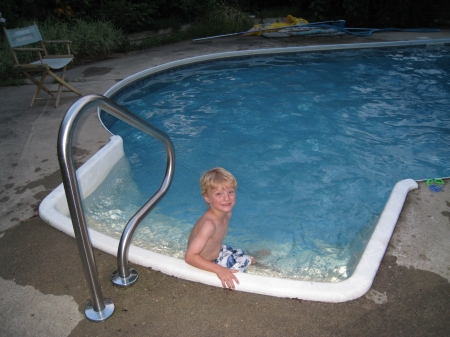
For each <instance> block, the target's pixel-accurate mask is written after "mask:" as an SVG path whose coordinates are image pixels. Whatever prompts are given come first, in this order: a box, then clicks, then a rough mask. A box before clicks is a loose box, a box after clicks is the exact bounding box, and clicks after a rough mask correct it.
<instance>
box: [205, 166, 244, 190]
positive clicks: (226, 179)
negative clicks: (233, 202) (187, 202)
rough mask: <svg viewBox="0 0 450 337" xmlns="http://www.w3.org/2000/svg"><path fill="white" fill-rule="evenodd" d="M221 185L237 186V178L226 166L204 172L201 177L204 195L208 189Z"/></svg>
mask: <svg viewBox="0 0 450 337" xmlns="http://www.w3.org/2000/svg"><path fill="white" fill-rule="evenodd" d="M220 186H225V187H226V188H234V189H236V188H237V181H236V178H235V177H234V176H233V175H232V174H231V173H230V172H228V171H227V170H225V169H224V168H221V167H215V168H213V169H211V170H208V171H206V172H205V173H203V175H202V177H201V178H200V189H201V190H202V195H204V194H206V192H208V190H210V189H215V188H217V187H220Z"/></svg>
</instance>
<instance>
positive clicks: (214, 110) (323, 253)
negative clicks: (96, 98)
mask: <svg viewBox="0 0 450 337" xmlns="http://www.w3.org/2000/svg"><path fill="white" fill-rule="evenodd" d="M448 69H450V53H449V49H448V48H446V47H442V48H440V49H439V50H430V49H426V48H416V49H412V48H403V49H396V50H360V51H333V52H326V53H323V52H322V53H302V54H286V55H277V56H264V57H262V56H258V57H251V58H241V59H232V60H222V61H214V62H208V63H202V64H198V65H194V66H189V67H184V68H180V69H176V70H172V71H167V72H164V73H161V74H158V75H154V76H151V77H149V78H146V79H143V80H140V81H137V82H135V83H132V84H130V85H129V86H127V87H126V88H124V89H122V90H121V91H119V92H118V93H116V94H115V95H114V96H113V99H114V100H115V101H117V102H118V103H119V104H121V105H123V106H124V107H125V108H127V109H129V110H130V111H132V112H134V113H136V114H138V115H139V116H140V117H142V118H144V119H146V120H148V121H149V122H150V123H151V124H153V125H154V126H156V127H158V128H159V129H161V130H162V131H164V132H165V133H167V134H168V135H169V136H170V137H171V138H172V141H173V143H174V147H175V153H176V165H175V176H174V180H173V183H172V185H171V187H170V190H169V192H168V193H167V195H166V196H165V197H164V199H163V200H162V201H161V202H160V203H159V204H158V205H157V206H156V207H155V209H154V210H153V211H152V212H151V213H150V214H149V215H148V216H147V218H146V219H145V220H144V221H143V223H142V224H141V225H140V227H139V228H138V230H137V232H136V233H135V235H134V237H135V238H136V239H137V240H141V241H147V242H148V243H149V245H150V246H151V249H152V250H155V251H158V252H163V253H165V254H168V255H171V256H175V257H178V258H183V256H184V251H185V249H186V243H187V238H188V236H189V232H190V230H191V228H192V226H193V224H194V223H195V221H196V220H197V219H198V218H199V217H200V216H201V214H203V212H204V211H205V210H206V205H205V202H204V200H203V198H202V196H201V195H200V189H199V178H200V176H201V174H202V173H203V172H204V171H206V170H207V169H209V168H212V167H216V166H222V167H224V168H226V169H228V170H229V171H231V172H232V173H233V174H234V175H235V177H236V179H237V181H238V190H237V202H236V206H235V209H234V211H233V217H232V219H231V223H230V229H229V232H228V235H227V237H226V240H225V243H227V244H229V245H231V246H233V247H237V248H242V249H243V250H244V251H246V252H249V253H251V254H253V255H255V257H256V258H257V259H258V264H257V265H256V266H255V267H252V268H250V269H249V271H248V272H249V273H255V274H262V275H272V276H279V277H283V278H292V279H299V280H311V281H339V280H343V279H346V278H348V277H350V276H351V274H352V272H353V270H354V268H355V267H356V264H357V263H358V261H359V258H360V256H361V254H362V251H363V250H364V248H365V245H366V243H367V241H368V239H369V238H370V235H371V233H372V231H373V228H374V226H375V224H376V222H377V219H378V216H379V214H380V213H381V211H382V209H383V207H384V204H385V203H386V201H387V198H388V196H389V193H390V191H391V190H392V188H393V186H394V185H395V183H396V182H397V181H399V180H401V179H405V178H413V179H416V180H420V179H427V178H431V177H444V176H449V175H450V174H449V169H448V158H450V123H449V120H450V112H449V109H448V107H449V106H450V77H449V71H448ZM102 120H103V122H104V124H105V126H106V127H108V129H109V130H110V131H111V132H112V133H114V134H117V135H120V136H122V137H123V139H124V146H125V152H126V154H127V158H128V160H127V161H122V162H121V163H119V164H118V167H117V169H116V170H114V171H113V172H111V174H110V176H109V177H108V179H107V181H106V182H105V183H104V184H103V188H102V189H100V190H98V191H96V192H95V193H94V194H92V195H91V196H90V197H89V198H88V199H87V200H86V202H85V210H86V212H87V214H88V217H89V218H91V219H95V221H103V222H105V221H106V223H107V225H108V226H110V227H111V228H113V229H116V230H120V231H121V229H123V227H124V226H125V224H126V222H127V221H128V220H129V218H130V217H131V216H132V215H133V214H134V212H136V211H137V209H138V208H139V207H140V206H141V205H142V204H143V203H144V202H145V201H146V200H147V199H148V198H149V197H150V196H151V195H152V194H153V193H154V192H155V191H156V190H157V189H158V187H159V185H160V184H161V181H162V179H163V176H164V170H165V151H164V148H163V146H162V145H161V144H160V143H159V142H157V141H155V140H152V139H151V138H149V137H147V136H146V135H144V134H143V133H141V132H139V131H136V130H135V129H133V128H132V127H129V126H128V125H126V124H124V123H122V122H121V121H118V120H116V119H115V118H114V117H112V116H110V115H107V116H103V117H102ZM430 193H431V192H430Z"/></svg>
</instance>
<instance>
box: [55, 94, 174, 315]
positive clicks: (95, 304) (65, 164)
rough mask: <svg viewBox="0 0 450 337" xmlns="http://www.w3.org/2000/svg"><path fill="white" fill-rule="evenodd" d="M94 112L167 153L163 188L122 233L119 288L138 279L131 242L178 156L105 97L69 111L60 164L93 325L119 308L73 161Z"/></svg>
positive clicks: (85, 101) (86, 98)
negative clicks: (81, 130)
mask: <svg viewBox="0 0 450 337" xmlns="http://www.w3.org/2000/svg"><path fill="white" fill-rule="evenodd" d="M90 108H100V109H102V110H103V111H106V112H107V113H110V114H111V115H113V116H114V117H117V118H119V119H120V120H122V121H124V122H125V123H127V124H130V125H131V126H134V127H135V128H137V129H139V130H141V131H143V132H145V133H147V134H148V135H150V136H152V137H154V138H156V139H157V140H159V141H161V142H162V143H163V144H164V147H165V149H166V172H165V176H164V180H163V182H162V184H161V187H160V188H159V190H158V191H157V192H156V193H155V194H154V195H153V197H151V198H150V200H149V201H147V202H146V203H145V205H144V206H142V208H141V209H140V210H139V211H138V212H137V213H136V214H135V215H134V216H133V217H132V218H131V220H130V221H129V222H128V224H127V226H126V227H125V229H124V231H123V233H122V237H121V239H120V243H119V249H118V253H117V263H118V266H119V270H118V271H115V272H114V273H113V276H112V277H111V279H112V280H113V282H114V280H118V283H116V282H114V283H115V284H118V285H120V286H126V285H130V284H132V283H134V282H135V281H136V280H137V278H138V274H137V272H136V270H134V269H130V270H128V251H129V247H130V244H131V238H132V236H133V233H134V230H135V229H136V227H137V226H138V225H139V223H140V221H141V220H142V219H143V218H144V217H145V216H146V215H147V214H148V212H150V210H151V209H152V208H153V207H154V206H155V205H156V203H157V202H158V201H159V200H160V199H161V198H162V197H163V196H164V194H165V193H166V192H167V190H168V188H169V186H170V183H171V181H172V178H173V173H174V165H175V152H174V149H173V144H172V141H171V139H170V138H169V136H167V135H166V134H165V133H163V132H162V131H160V130H158V129H157V128H155V127H154V126H152V125H151V124H149V123H147V122H146V121H144V120H142V119H140V118H139V117H137V116H136V115H134V114H133V113H131V112H130V111H128V110H126V109H125V108H123V107H121V106H120V105H118V104H116V103H115V102H114V101H112V100H110V99H109V98H106V97H104V96H101V95H97V94H91V95H86V96H83V97H81V98H79V99H78V100H77V101H76V102H75V103H74V104H72V106H71V107H70V108H69V110H67V112H66V114H65V116H64V118H63V121H62V122H61V126H60V129H59V134H58V143H57V150H58V161H59V166H60V169H61V174H62V180H63V185H64V190H65V194H66V198H67V204H68V206H69V211H70V217H71V219H72V225H73V229H74V233H75V238H76V241H77V246H78V251H79V253H80V258H81V262H82V265H83V270H84V273H85V278H86V281H87V284H88V288H89V292H90V295H91V299H92V301H91V302H89V303H88V305H87V306H86V308H85V315H86V317H87V318H88V319H89V320H91V321H94V322H100V321H104V320H106V319H107V318H109V317H110V316H111V315H112V314H113V313H114V308H115V306H114V303H113V301H111V300H110V299H105V298H103V294H102V290H101V286H100V281H99V278H98V272H97V267H96V264H95V259H94V253H93V250H92V244H91V241H90V238H89V233H88V230H87V225H86V219H85V216H84V212H83V205H82V201H81V193H80V188H79V185H78V181H77V178H76V173H75V168H74V163H73V158H72V140H73V134H74V131H75V127H76V125H77V123H78V121H79V120H80V117H81V116H82V115H83V114H84V113H85V112H86V111H87V110H88V109H90Z"/></svg>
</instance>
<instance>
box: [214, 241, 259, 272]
mask: <svg viewBox="0 0 450 337" xmlns="http://www.w3.org/2000/svg"><path fill="white" fill-rule="evenodd" d="M213 262H214V263H216V264H218V265H220V266H222V267H225V268H229V269H233V270H239V271H242V272H243V273H245V272H246V271H247V267H248V266H250V264H251V260H250V256H249V255H244V253H243V252H242V250H241V249H233V248H231V247H230V246H227V245H222V249H221V250H220V253H219V257H218V258H217V259H215V260H214V261H213Z"/></svg>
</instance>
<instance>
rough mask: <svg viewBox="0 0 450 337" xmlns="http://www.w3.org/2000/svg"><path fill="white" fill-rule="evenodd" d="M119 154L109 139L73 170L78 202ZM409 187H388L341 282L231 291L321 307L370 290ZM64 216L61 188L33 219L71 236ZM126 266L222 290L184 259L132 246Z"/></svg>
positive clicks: (245, 278)
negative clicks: (373, 223) (357, 258)
mask: <svg viewBox="0 0 450 337" xmlns="http://www.w3.org/2000/svg"><path fill="white" fill-rule="evenodd" d="M124 155H125V154H124V150H123V141H122V138H121V137H120V136H112V137H111V139H110V142H109V143H108V144H107V145H106V146H105V147H103V148H102V149H101V150H100V151H99V152H97V153H96V154H95V155H94V156H93V157H92V158H90V159H89V160H88V161H87V162H86V163H85V164H84V165H82V166H81V167H80V168H79V169H78V170H77V177H78V181H79V185H80V190H81V194H82V197H83V198H86V197H87V196H89V195H90V194H91V193H92V192H93V191H94V190H95V189H96V188H97V187H98V185H99V184H100V183H101V182H102V181H103V180H104V179H105V178H106V176H107V175H108V173H109V172H110V170H111V169H112V167H113V166H114V165H115V164H116V163H117V161H118V160H119V159H120V158H122V157H123V156H124ZM415 188H418V184H417V182H416V181H414V180H413V179H405V180H401V181H399V182H398V183H397V184H396V185H395V186H394V188H393V190H392V192H391V195H390V197H389V199H388V201H387V203H386V205H385V207H384V210H383V212H382V213H381V216H380V219H379V221H378V223H377V225H376V227H375V230H374V232H373V234H372V236H371V238H370V240H369V242H368V244H367V247H366V249H365V250H364V253H363V255H362V257H361V260H360V261H359V263H358V265H357V267H356V270H355V272H354V273H353V275H352V276H351V277H349V278H348V279H346V280H345V281H341V282H336V283H328V282H306V281H296V280H290V279H282V278H276V277H268V276H261V275H253V274H248V273H245V274H244V273H239V275H238V278H239V281H240V284H239V285H237V286H236V290H238V291H245V292H249V293H256V294H262V295H269V296H276V297H288V298H298V299H302V300H311V301H323V302H345V301H349V300H353V299H356V298H358V297H360V296H362V295H364V294H365V293H366V292H367V291H368V290H369V289H370V287H371V285H372V282H373V280H374V278H375V275H376V273H377V271H378V267H379V265H380V263H381V260H382V258H383V256H384V253H385V251H386V248H387V246H388V243H389V240H390V238H391V236H392V233H393V231H394V228H395V225H396V223H397V220H398V217H399V215H400V212H401V210H402V208H403V204H404V202H405V199H406V196H407V194H408V192H409V191H410V190H412V189H415ZM68 214H69V209H68V206H67V200H66V196H65V192H64V187H63V185H62V184H61V185H59V186H58V187H57V188H56V189H55V190H54V191H53V192H51V193H50V194H49V195H48V196H47V197H46V198H45V199H44V200H43V201H42V203H41V205H40V207H39V215H40V217H41V218H42V219H43V220H44V221H46V222H47V223H49V224H50V225H51V226H53V227H55V228H57V229H59V230H61V231H63V232H64V233H66V234H68V235H70V236H72V237H74V236H75V235H74V231H73V227H72V221H71V219H70V218H69V217H68ZM89 235H90V239H91V242H92V245H93V246H94V247H96V248H98V249H100V250H102V251H104V252H106V253H109V254H112V255H114V256H117V248H118V245H119V240H117V239H114V238H111V237H109V236H106V235H105V234H102V233H100V232H98V231H95V230H92V229H89ZM129 261H130V262H133V263H136V264H139V265H142V266H145V267H150V268H152V269H154V270H158V271H161V272H163V273H165V274H168V275H172V276H175V277H179V278H182V279H185V280H189V281H194V282H201V283H204V284H208V285H212V286H216V287H222V284H221V282H220V281H219V279H218V278H217V276H216V275H215V274H214V273H210V272H206V271H203V270H200V269H197V268H195V267H192V266H190V265H188V264H187V263H186V262H184V260H180V259H176V258H173V257H169V256H165V255H161V254H158V253H154V252H152V251H149V250H146V249H143V248H140V247H136V246H134V245H131V246H130V251H129ZM111 272H112V271H111Z"/></svg>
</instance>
